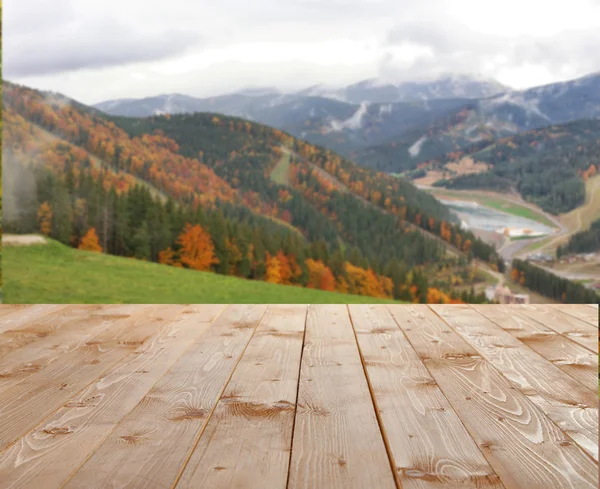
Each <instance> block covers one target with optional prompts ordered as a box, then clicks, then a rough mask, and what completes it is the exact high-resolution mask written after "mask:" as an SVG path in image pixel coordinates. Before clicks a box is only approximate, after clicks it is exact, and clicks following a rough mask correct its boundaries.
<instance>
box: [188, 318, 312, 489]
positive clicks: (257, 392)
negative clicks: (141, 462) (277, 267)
mask: <svg viewBox="0 0 600 489" xmlns="http://www.w3.org/2000/svg"><path fill="white" fill-rule="evenodd" d="M306 310H307V307H306V306H269V309H268V310H267V313H266V315H265V317H264V318H263V319H262V321H261V323H260V325H259V326H258V329H257V330H256V333H255V334H254V336H253V337H252V341H251V342H250V344H249V345H248V348H247V349H246V351H245V353H244V355H243V357H242V358H241V360H240V363H239V364H238V366H237V368H236V369H235V372H234V373H233V376H232V378H231V380H230V382H229V384H228V385H227V388H226V389H225V392H224V393H223V395H222V396H221V399H220V400H219V402H218V404H217V407H216V408H215V412H214V413H213V415H212V416H211V418H210V420H209V421H208V424H207V426H206V428H205V429H204V432H203V434H202V436H201V438H200V442H199V443H198V445H197V447H196V449H195V450H194V452H193V454H192V456H191V458H190V461H189V463H188V464H187V466H186V468H185V470H184V472H183V474H182V476H181V479H180V480H179V483H178V484H177V487H178V488H183V487H189V488H194V487H210V488H211V489H218V488H223V489H228V488H230V487H243V488H244V489H252V488H256V489H263V488H265V487H268V488H269V489H278V488H279V489H285V487H286V484H287V476H288V468H289V460H290V451H291V449H292V432H293V426H294V415H295V411H296V409H295V406H296V395H297V388H298V376H299V374H300V357H301V354H302V343H303V338H304V325H305V322H306Z"/></svg>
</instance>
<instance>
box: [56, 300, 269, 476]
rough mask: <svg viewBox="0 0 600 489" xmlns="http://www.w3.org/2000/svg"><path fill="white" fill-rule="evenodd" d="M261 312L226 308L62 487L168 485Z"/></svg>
mask: <svg viewBox="0 0 600 489" xmlns="http://www.w3.org/2000/svg"><path fill="white" fill-rule="evenodd" d="M265 310H266V306H263V305H231V306H229V307H227V309H225V311H224V312H223V313H222V314H221V315H220V316H219V318H218V319H217V320H216V321H215V322H214V323H213V324H212V325H211V327H210V328H209V329H208V331H206V333H205V334H204V335H203V336H202V337H201V338H200V340H199V341H198V342H196V343H194V345H192V347H191V348H190V349H188V350H187V351H186V352H185V354H184V355H183V356H182V357H181V358H180V359H179V360H178V361H177V362H176V363H175V364H174V365H173V367H172V368H171V369H170V370H169V371H168V372H167V374H166V375H165V376H164V377H163V378H162V379H160V380H159V381H158V382H157V383H156V385H155V386H154V387H153V388H152V389H151V390H150V391H149V392H148V394H147V395H146V396H145V397H144V398H143V399H142V401H141V402H140V403H139V404H138V405H137V406H136V407H135V408H134V409H133V410H132V411H131V412H130V413H129V414H128V415H127V416H126V417H125V418H124V419H123V420H122V421H121V423H120V424H119V425H118V426H117V428H116V429H115V430H114V431H113V432H112V433H111V434H110V436H108V437H107V438H106V440H105V441H104V442H103V443H102V444H101V445H100V447H98V449H97V450H96V451H95V452H94V453H93V454H92V456H91V457H90V458H89V459H88V460H87V461H86V462H85V463H84V464H83V465H82V466H81V468H80V469H79V470H78V471H77V472H75V474H73V477H72V478H71V479H69V480H68V481H67V483H66V484H65V485H64V487H71V488H80V487H86V488H94V487H98V488H105V487H116V486H118V487H133V486H136V487H139V486H143V487H148V488H151V487H156V488H164V487H172V486H173V484H174V483H175V481H176V480H177V478H178V477H179V474H180V473H181V471H182V470H183V467H184V465H185V463H186V462H187V460H188V458H189V456H190V454H191V451H192V449H193V448H194V446H195V444H196V443H197V441H198V439H199V437H200V435H201V433H202V430H203V428H204V426H205V424H206V423H207V421H208V419H209V418H210V415H211V413H212V411H213V409H214V406H215V404H216V403H217V401H218V399H219V397H220V395H221V393H222V392H223V389H224V388H225V386H226V385H227V382H228V381H229V378H230V377H231V374H232V372H233V370H234V369H235V366H236V365H237V362H238V361H239V358H240V357H241V355H242V354H243V352H244V349H245V348H246V346H247V344H248V342H249V340H250V338H251V337H252V334H253V333H254V331H255V329H256V326H257V325H258V323H259V321H260V319H261V317H262V316H263V314H264V312H265Z"/></svg>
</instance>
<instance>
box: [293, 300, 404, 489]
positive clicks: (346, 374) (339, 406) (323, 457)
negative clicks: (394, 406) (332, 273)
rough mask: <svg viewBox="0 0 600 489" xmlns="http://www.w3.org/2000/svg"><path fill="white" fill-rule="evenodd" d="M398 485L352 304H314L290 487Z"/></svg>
mask: <svg viewBox="0 0 600 489" xmlns="http://www.w3.org/2000/svg"><path fill="white" fill-rule="evenodd" d="M371 487H373V488H375V487H376V488H378V489H388V488H389V489H391V488H394V487H395V481H394V473H393V472H392V469H391V466H390V461H389V459H388V456H387V453H386V448H385V444H384V440H383V438H382V434H381V432H380V429H379V425H378V422H377V417H376V414H375V410H374V406H373V401H372V399H371V394H370V392H369V386H368V384H367V380H366V378H365V373H364V370H363V366H362V362H361V359H360V354H359V351H358V346H357V344H356V339H355V337H354V332H353V330H352V324H351V323H350V318H349V315H348V310H347V308H346V306H343V305H321V306H314V305H311V306H309V313H308V319H307V324H306V336H305V341H304V349H303V356H302V366H301V373H300V385H299V391H298V405H297V412H296V422H295V426H294V438H293V448H292V459H291V463H290V474H289V484H288V488H289V489H298V488H311V489H312V488H345V489H353V488H360V489H365V488H371Z"/></svg>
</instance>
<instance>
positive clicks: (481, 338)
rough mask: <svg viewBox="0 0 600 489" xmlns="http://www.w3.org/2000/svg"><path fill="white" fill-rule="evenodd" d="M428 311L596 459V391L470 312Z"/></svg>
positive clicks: (442, 308) (441, 307) (464, 308)
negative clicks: (434, 313)
mask: <svg viewBox="0 0 600 489" xmlns="http://www.w3.org/2000/svg"><path fill="white" fill-rule="evenodd" d="M431 308H432V309H433V310H434V311H435V312H436V313H437V314H439V315H440V316H441V317H442V318H443V319H444V320H445V321H446V323H448V325H449V326H450V327H451V328H452V329H454V330H455V331H456V332H457V333H458V334H459V335H460V336H462V337H463V338H464V339H465V340H466V341H467V343H469V344H470V345H471V346H472V347H473V348H474V349H475V350H476V351H477V352H479V354H480V355H481V356H483V358H485V359H486V360H487V361H488V362H490V363H491V364H492V365H493V366H494V367H496V369H498V370H499V371H500V373H502V375H504V377H506V378H507V379H508V380H509V381H510V382H512V383H513V385H514V386H515V387H517V388H518V389H520V390H521V392H522V393H523V394H525V395H526V396H527V397H528V398H529V399H531V401H532V402H533V403H534V404H535V405H536V406H537V407H538V408H539V409H541V410H542V411H543V412H544V413H546V415H547V416H548V418H550V419H551V420H552V421H554V422H555V423H556V424H557V425H558V426H559V427H560V428H561V429H562V430H563V431H565V432H566V433H567V434H568V435H569V436H570V437H571V438H572V439H573V441H575V442H576V443H577V444H578V445H579V446H581V448H583V449H584V450H585V451H586V452H587V453H589V454H590V455H591V456H592V457H593V458H594V459H595V460H598V394H597V393H596V392H592V391H590V390H589V389H586V388H585V387H583V386H582V385H581V384H580V383H579V382H577V381H575V380H574V379H572V378H571V377H569V376H568V375H567V374H566V373H564V372H562V371H561V370H560V369H559V368H558V367H556V366H555V365H553V364H551V363H550V362H549V361H548V360H546V359H545V358H543V357H542V356H540V355H538V354H537V353H536V352H534V351H533V350H532V349H531V348H529V347H527V346H525V345H524V344H523V343H521V342H520V341H519V340H517V339H516V338H514V337H513V336H511V335H510V334H509V333H507V332H506V331H503V330H502V329H501V328H499V327H498V326H496V325H495V324H494V323H492V322H491V321H490V320H489V319H487V318H486V317H484V316H482V315H481V314H479V312H477V311H476V310H474V309H472V308H471V307H469V306H466V305H465V306H460V305H454V306H449V305H438V304H435V305H432V306H431ZM507 313H509V312H507Z"/></svg>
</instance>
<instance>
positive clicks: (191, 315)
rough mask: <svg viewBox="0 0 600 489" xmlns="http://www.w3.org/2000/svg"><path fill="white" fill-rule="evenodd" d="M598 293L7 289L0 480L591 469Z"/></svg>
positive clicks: (554, 476)
mask: <svg viewBox="0 0 600 489" xmlns="http://www.w3.org/2000/svg"><path fill="white" fill-rule="evenodd" d="M434 309H436V310H437V311H438V312H439V314H441V315H442V316H443V318H442V317H440V315H439V314H438V313H436V312H434ZM580 311H583V313H581V312H580ZM590 313H591V314H595V313H597V307H595V306H594V305H579V306H574V307H573V308H572V311H571V312H570V313H565V312H561V311H560V310H559V308H553V307H548V306H546V305H539V306H537V305H528V306H507V305H502V306H499V305H496V306H483V305H473V306H460V305H455V306H432V307H428V306H419V305H405V306H400V305H398V306H384V305H381V306H378V305H365V306H358V305H357V306H349V307H346V306H336V305H323V306H309V307H308V308H307V307H306V306H297V305H293V306H266V305H261V306H251V305H234V306H220V305H185V304H183V305H95V306H92V305H90V306H88V305H66V306H63V305H49V306H48V305H25V306H21V305H18V306H12V305H11V306H8V307H7V306H2V305H0V325H2V331H0V487H1V488H2V489H4V488H5V487H6V488H12V489H15V488H37V487H43V488H46V487H47V488H49V489H52V488H54V487H61V488H62V487H67V488H80V487H86V488H88V487H91V488H94V487H96V488H105V487H112V488H115V487H140V488H141V487H144V488H145V487H148V488H164V487H166V488H172V489H175V488H178V487H180V488H184V487H185V488H191V487H199V488H202V489H204V488H209V487H210V488H211V489H212V488H213V487H215V488H217V489H219V488H226V487H227V488H228V487H232V488H235V487H238V488H244V489H245V488H247V487H250V488H252V487H256V488H262V487H265V488H267V487H268V488H269V489H270V488H273V489H283V488H284V487H285V489H288V487H289V488H290V489H292V488H293V489H297V488H311V489H312V488H319V489H320V488H323V489H329V488H344V489H346V488H348V489H353V488H361V489H371V488H381V487H382V488H384V489H394V488H396V489H400V488H401V487H402V488H404V489H415V488H417V489H437V488H439V489H458V488H465V489H474V488H482V489H517V488H518V489H530V488H531V489H563V488H567V489H583V488H595V487H598V485H599V484H598V482H599V481H598V462H597V460H595V457H597V456H598V455H597V448H596V444H595V443H594V444H593V445H592V441H594V442H595V441H596V440H594V438H595V434H596V433H597V429H598V421H597V416H598V406H597V400H596V392H597V387H596V381H597V380H596V375H597V373H596V370H595V369H596V368H597V364H598V363H597V362H598V358H597V355H596V353H595V350H596V348H597V343H598V339H597V333H598V332H597V329H596V327H595V326H594V325H592V324H590V323H589V321H586V319H589V314H590ZM578 316H581V317H578ZM305 320H306V327H305V322H304V321H305ZM448 323H450V324H448ZM451 325H452V326H451ZM304 335H305V336H304ZM582 447H583V448H582ZM584 448H585V449H584ZM586 450H587V451H586Z"/></svg>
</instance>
